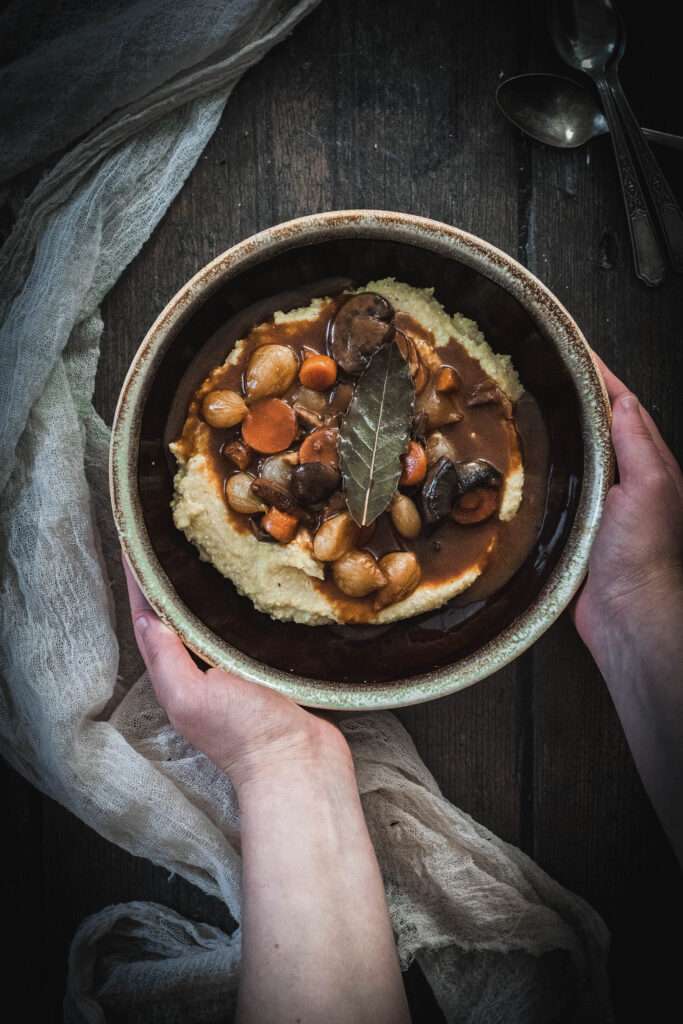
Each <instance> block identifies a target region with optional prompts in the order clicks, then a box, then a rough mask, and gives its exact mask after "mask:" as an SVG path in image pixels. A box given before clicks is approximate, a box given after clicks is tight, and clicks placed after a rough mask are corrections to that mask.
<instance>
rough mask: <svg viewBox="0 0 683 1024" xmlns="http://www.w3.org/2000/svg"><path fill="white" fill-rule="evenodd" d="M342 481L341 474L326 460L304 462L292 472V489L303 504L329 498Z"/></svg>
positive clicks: (312, 503)
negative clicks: (328, 464) (326, 462)
mask: <svg viewBox="0 0 683 1024" xmlns="http://www.w3.org/2000/svg"><path fill="white" fill-rule="evenodd" d="M340 483H341V474H340V472H339V470H338V469H335V468H334V466H326V465H325V463H324V462H304V463H303V464H302V465H301V466H297V467H296V469H295V470H294V472H293V473H292V479H291V483H290V490H291V492H292V495H293V496H294V497H295V498H296V500H297V501H299V502H301V504H302V505H315V504H316V503H317V502H319V501H324V500H325V498H329V496H330V495H331V494H332V492H333V491H336V489H337V488H338V487H339V485H340Z"/></svg>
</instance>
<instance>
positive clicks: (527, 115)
mask: <svg viewBox="0 0 683 1024" xmlns="http://www.w3.org/2000/svg"><path fill="white" fill-rule="evenodd" d="M496 99H497V101H498V106H499V107H500V109H501V110H502V111H503V113H504V114H505V116H506V117H507V118H508V120H510V121H512V123H513V124H515V125H517V127H518V128H521V129H522V131H523V132H526V134H527V135H530V136H531V138H532V139H536V140H537V141H538V142H544V143H545V144H546V145H547V146H556V147H557V148H558V149H576V147H577V146H583V145H584V144H585V143H586V142H588V140H589V139H593V138H595V136H596V135H603V134H604V133H605V132H607V131H608V130H609V129H608V126H607V121H606V120H605V118H604V115H603V113H602V111H601V110H600V109H599V107H598V105H597V103H596V102H595V100H594V99H593V97H592V96H591V94H590V93H589V92H588V91H587V90H586V89H584V88H583V86H581V85H578V84H577V83H576V82H573V81H572V80H571V79H570V78H563V77H562V76H561V75H540V74H539V75H517V76H516V77H514V78H508V79H506V81H504V82H501V84H500V85H499V86H498V89H497V90H496Z"/></svg>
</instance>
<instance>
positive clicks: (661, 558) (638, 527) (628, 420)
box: [574, 360, 683, 864]
mask: <svg viewBox="0 0 683 1024" xmlns="http://www.w3.org/2000/svg"><path fill="white" fill-rule="evenodd" d="M598 363H599V366H600V371H601V373H602V376H603V379H604V381H605V385H606V387H607V391H608V394H609V397H610V401H611V403H612V415H613V422H612V440H613V443H614V449H615V453H616V457H617V465H618V469H619V483H618V484H615V485H614V486H613V487H612V488H611V489H610V492H609V494H608V496H607V501H606V503H605V509H604V512H603V516H602V520H601V524H600V528H599V530H598V533H597V536H596V538H595V542H594V544H593V549H592V551H591V558H590V567H589V572H588V578H587V580H586V583H585V585H584V587H583V589H582V591H581V593H580V595H579V597H578V599H577V601H576V604H575V607H574V621H575V623H576V628H577V630H578V632H579V634H580V636H581V638H582V639H583V641H584V642H585V644H586V646H587V647H588V649H589V650H590V651H591V654H592V655H593V657H594V658H595V661H596V662H597V665H598V667H599V668H600V671H601V672H602V675H603V676H604V678H605V681H606V683H607V686H608V688H609V690H610V693H611V695H612V699H613V701H614V704H615V707H616V709H617V712H618V714H619V717H620V719H621V723H622V725H623V728H624V732H625V734H626V738H627V740H628V743H629V746H630V748H631V752H632V754H633V757H634V760H635V762H636V766H637V768H638V771H639V773H640V775H641V778H642V780H643V784H644V786H645V789H646V791H647V793H648V796H649V797H650V799H651V801H652V804H653V806H654V808H655V810H656V812H657V814H658V816H659V818H660V820H661V822H662V825H663V826H664V829H665V830H666V832H667V834H668V836H669V839H670V841H671V844H672V846H673V848H674V851H675V852H676V854H677V856H678V858H679V860H680V861H681V864H683V798H682V794H683V476H682V475H681V470H680V468H679V466H678V463H677V462H676V460H675V458H674V456H673V455H672V453H671V452H670V451H669V449H668V448H667V446H666V444H665V442H664V440H663V438H662V436H661V434H660V433H659V430H658V429H657V427H656V425H655V423H654V421H653V419H652V417H651V416H650V414H649V413H648V412H647V410H645V409H644V408H643V407H642V406H641V405H640V403H639V402H638V399H637V398H636V397H635V395H633V394H631V392H630V391H629V390H628V388H627V387H626V385H625V384H623V383H622V382H621V381H620V380H619V379H618V378H617V377H615V376H614V374H613V373H611V372H610V370H609V369H608V368H607V367H606V366H605V365H604V363H602V361H601V360H598Z"/></svg>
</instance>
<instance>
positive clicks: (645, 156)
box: [606, 0, 683, 272]
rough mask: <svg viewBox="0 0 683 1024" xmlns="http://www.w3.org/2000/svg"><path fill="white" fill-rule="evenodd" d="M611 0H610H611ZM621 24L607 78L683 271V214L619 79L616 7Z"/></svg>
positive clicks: (622, 42) (622, 44) (621, 39)
mask: <svg viewBox="0 0 683 1024" xmlns="http://www.w3.org/2000/svg"><path fill="white" fill-rule="evenodd" d="M607 2H608V3H609V0H607ZM614 13H615V14H616V16H617V23H618V26H619V36H618V43H617V50H616V53H615V55H614V60H612V61H610V62H609V64H608V65H607V69H606V72H607V81H608V83H609V87H610V89H611V90H612V95H613V96H614V99H615V100H616V104H617V109H618V111H619V113H620V114H621V119H622V121H623V123H624V128H625V129H626V136H627V138H628V141H629V142H630V144H631V146H632V147H633V149H634V151H635V154H636V158H637V159H638V160H639V161H640V169H641V171H642V174H643V178H644V180H645V187H646V189H647V190H648V193H649V196H650V200H651V202H652V205H653V206H654V208H655V213H656V214H657V219H658V220H659V226H660V228H661V229H662V234H663V235H664V241H665V242H666V248H667V251H668V253H669V259H670V260H671V263H672V266H673V268H674V270H678V271H679V272H683V214H681V211H680V209H679V207H678V204H677V203H676V200H675V199H674V196H673V193H672V192H671V189H670V188H669V185H668V182H667V181H666V178H665V177H664V175H663V174H662V172H661V171H660V169H659V164H658V163H657V161H656V160H655V158H654V156H653V155H652V153H651V152H650V147H649V146H648V145H647V143H646V142H645V140H644V138H643V134H642V130H641V129H640V128H639V126H638V122H637V121H636V119H635V117H634V114H633V111H632V110H631V108H630V106H629V103H628V100H627V99H626V96H625V95H624V90H623V89H622V87H621V82H620V81H619V61H620V60H621V58H622V57H623V55H624V49H625V48H626V30H625V28H624V22H623V20H622V17H621V15H620V14H619V11H618V10H617V9H616V7H615V8H614Z"/></svg>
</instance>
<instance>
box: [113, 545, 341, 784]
mask: <svg viewBox="0 0 683 1024" xmlns="http://www.w3.org/2000/svg"><path fill="white" fill-rule="evenodd" d="M124 568H125V571H126V579H127V581H128V595H129V598H130V606H131V613H132V617H133V626H134V629H135V637H136V639H137V642H138V647H139V648H140V653H141V654H142V657H143V659H144V661H145V665H146V666H147V669H148V670H149V675H150V679H151V681H152V686H153V687H154V692H155V693H156V696H157V699H158V701H159V703H160V704H161V706H162V707H163V708H164V709H165V711H166V713H167V715H168V718H169V721H170V722H171V724H172V725H173V726H174V727H175V729H176V730H177V731H178V732H179V733H180V734H181V736H184V737H185V739H187V740H189V742H190V743H192V744H193V746H195V747H197V749H198V750H201V751H202V753H204V754H206V756H207V757H208V758H210V760H211V761H213V762H214V764H216V765H218V767H219V768H221V769H222V770H223V771H224V772H226V773H227V775H229V776H230V778H231V780H232V782H233V784H234V785H235V787H236V789H237V790H238V791H239V790H240V789H241V788H242V787H243V786H244V785H245V784H246V783H248V782H251V781H252V780H254V779H257V778H258V779H260V778H262V777H264V776H270V775H271V774H273V773H277V772H278V771H280V770H281V769H282V768H283V767H286V766H287V765H289V764H291V763H293V762H296V764H297V765H298V766H302V765H303V766H306V765H310V766H311V767H315V766H316V765H319V764H320V763H321V762H322V763H324V764H325V765H326V767H327V768H332V769H333V770H334V768H335V766H337V767H338V769H339V770H342V769H344V770H350V771H351V772H352V771H353V768H352V762H351V755H350V752H349V749H348V746H347V744H346V740H345V739H344V737H343V735H342V733H341V731H340V730H339V729H338V728H337V726H336V725H334V724H333V723H332V722H331V721H329V720H327V719H325V718H323V717H321V716H320V715H317V714H315V713H312V712H309V711H306V710H304V708H302V707H300V706H299V705H298V704H295V703H294V701H293V700H290V699H289V698H288V697H285V696H283V695H282V694H280V693H278V692H277V691H276V690H271V689H269V688H268V687H266V686H261V685H259V684H258V683H252V682H249V681H248V680H246V679H242V678H240V677H239V676H236V675H233V674H232V673H230V672H223V671H221V670H220V669H215V668H210V669H208V670H207V671H206V672H202V670H201V669H199V668H198V667H197V665H196V664H195V663H194V661H193V660H192V658H191V657H190V655H189V654H188V652H187V650H186V649H185V647H184V646H183V644H182V641H181V640H180V639H179V637H177V636H176V634H175V633H174V632H173V631H172V630H170V629H169V628H168V627H167V626H165V625H164V623H163V622H162V621H161V619H160V618H159V617H158V615H157V614H156V613H155V612H154V610H153V609H152V607H151V606H150V605H149V604H148V602H147V600H146V598H145V597H144V595H143V593H142V591H141V590H140V588H139V586H138V585H137V582H136V581H135V578H134V577H133V574H132V573H131V571H130V568H129V567H128V565H127V563H126V561H125V559H124Z"/></svg>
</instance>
